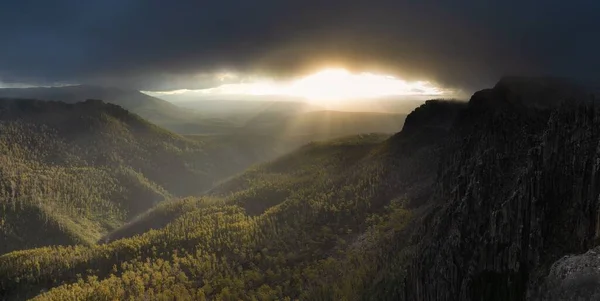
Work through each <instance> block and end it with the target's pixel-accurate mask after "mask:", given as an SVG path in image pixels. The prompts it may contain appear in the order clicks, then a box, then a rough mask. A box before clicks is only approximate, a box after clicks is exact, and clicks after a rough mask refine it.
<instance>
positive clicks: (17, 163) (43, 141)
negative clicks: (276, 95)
mask: <svg viewBox="0 0 600 301" xmlns="http://www.w3.org/2000/svg"><path fill="white" fill-rule="evenodd" d="M206 149H209V147H207V146H205V145H204V144H203V143H201V142H197V141H194V140H190V139H187V138H184V137H182V136H179V135H177V134H173V133H171V132H169V131H166V130H164V129H162V128H160V127H158V126H156V125H154V124H151V123H149V122H147V121H145V120H144V119H142V118H141V117H139V116H138V115H135V114H132V113H130V112H128V111H126V110H124V109H123V108H121V107H119V106H117V105H113V104H107V103H104V102H102V101H99V100H88V101H85V102H80V103H76V104H66V103H63V102H54V101H39V100H11V99H4V100H0V161H2V163H1V164H0V198H1V202H0V203H1V204H2V206H1V207H0V225H1V226H0V254H2V253H5V252H9V251H11V250H19V249H25V248H32V247H38V246H45V245H54V244H74V243H84V244H92V243H95V242H96V241H97V240H98V239H99V238H100V237H101V236H103V235H105V234H106V233H107V232H108V231H111V230H113V229H115V228H117V227H119V226H120V225H122V224H123V223H125V222H126V221H128V220H129V219H131V218H133V217H135V216H136V215H138V214H140V213H142V212H144V211H145V210H147V209H149V208H151V207H153V206H154V205H155V204H156V203H159V202H161V201H163V200H166V199H170V198H172V197H174V196H186V195H199V194H201V193H202V192H203V191H204V190H206V189H208V188H209V187H211V186H212V184H213V182H215V181H217V180H219V179H221V178H222V177H226V176H229V175H231V174H234V173H235V172H237V171H238V170H239V169H238V168H243V167H245V166H242V167H238V166H237V163H235V162H233V163H231V164H224V165H222V166H218V167H217V166H216V162H215V160H214V159H215V158H216V154H217V153H219V152H218V151H216V150H212V151H211V150H208V151H207V150H206Z"/></svg>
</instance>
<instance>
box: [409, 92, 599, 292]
mask: <svg viewBox="0 0 600 301" xmlns="http://www.w3.org/2000/svg"><path fill="white" fill-rule="evenodd" d="M521 88H522V87H521ZM521 88H519V89H521ZM536 89H537V88H536ZM533 90H535V89H526V91H533ZM520 91H521V90H518V89H516V90H515V89H511V88H508V87H507V86H506V85H504V84H503V85H497V87H495V88H494V89H489V90H484V91H481V92H478V93H476V94H475V95H474V96H473V97H472V99H471V101H470V102H469V106H468V108H467V109H466V110H464V111H462V112H461V113H460V114H459V117H458V120H457V121H456V122H455V124H454V127H453V129H452V131H451V136H452V137H451V138H450V142H449V143H448V144H447V145H446V147H445V151H443V152H442V153H443V156H442V158H441V163H440V167H439V171H438V180H437V183H436V184H435V185H434V187H432V189H434V190H435V193H434V197H433V198H432V199H431V200H430V201H429V202H430V203H431V204H433V206H435V209H433V210H431V211H430V212H431V213H430V216H429V217H428V218H426V219H424V220H425V221H426V222H424V223H423V224H422V225H421V228H420V230H418V231H417V232H416V233H417V234H416V237H417V238H418V239H419V241H420V243H419V246H418V251H417V252H416V254H417V256H416V257H415V258H414V260H413V261H412V263H411V264H410V267H409V268H408V271H407V276H406V279H405V280H404V289H403V290H404V291H403V295H404V299H405V300H525V299H528V298H530V299H533V298H535V296H537V295H538V294H539V288H540V287H542V286H543V284H542V283H543V282H544V281H545V278H546V275H548V272H549V270H550V267H551V266H552V264H553V263H554V262H555V261H556V260H558V259H560V258H561V257H563V256H564V255H567V254H572V253H582V252H585V251H587V250H588V249H589V248H591V247H593V246H595V243H596V240H597V235H598V229H597V227H598V199H599V196H600V174H599V171H600V144H599V141H600V130H599V129H600V113H598V110H597V109H596V108H595V107H594V106H593V105H591V104H590V103H589V101H586V100H584V101H573V100H572V99H563V100H562V101H558V100H552V101H551V102H548V103H545V102H540V101H541V100H540V99H535V100H534V102H533V103H529V102H527V97H531V95H525V96H523V95H520V94H519V93H522V92H520ZM541 91H552V89H550V90H548V88H547V87H545V88H544V89H542V90H541ZM544 93H546V92H543V93H541V94H539V93H538V94H536V95H542V96H543V95H545V94H544ZM565 101H566V102H565ZM540 103H542V104H545V105H540ZM559 103H562V104H559ZM550 104H551V105H550ZM407 120H408V119H407ZM528 296H529V297H528Z"/></svg>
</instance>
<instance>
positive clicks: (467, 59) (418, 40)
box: [0, 0, 600, 91]
mask: <svg viewBox="0 0 600 301" xmlns="http://www.w3.org/2000/svg"><path fill="white" fill-rule="evenodd" d="M598 12H600V2H599V1H595V0H587V1H586V0H572V1H557V0H545V1H541V0H539V1H537V0H536V1H531V0H529V1H528V0H519V1H516V0H515V1H513V0H506V1H486V0H472V1H470V0H469V1H467V0H462V1H461V0H437V1H432V0H419V1H417V0H410V1H409V0H405V1H401V0H364V1H359V0H328V1H323V0H302V1H300V0H287V1H282V0H253V1H248V0H219V1H208V0H204V1H202V0H196V1H191V0H177V1H162V0H102V1H100V0H98V1H91V0H90V1H81V0H56V1H37V0H3V1H2V4H1V9H0V40H1V41H2V46H1V47H0V85H3V86H21V85H33V86H47V85H64V84H95V85H108V86H118V87H125V88H134V89H138V90H144V91H172V90H182V89H190V90H197V89H214V88H218V87H220V86H222V85H224V84H240V83H247V82H251V81H252V80H254V79H256V78H268V79H269V80H277V81H289V80H292V79H294V78H298V77H301V76H305V75H309V74H314V73H316V72H319V70H322V69H323V68H344V69H345V70H349V71H350V72H357V73H364V72H370V73H374V74H382V75H387V76H394V77H396V78H399V79H403V80H407V81H428V82H431V83H434V84H435V85H436V87H443V88H449V89H450V88H451V89H460V90H464V91H475V90H478V89H481V88H485V87H489V86H490V85H493V84H494V83H495V82H496V81H497V80H498V79H499V78H500V77H501V76H503V75H554V76H566V77H577V78H582V79H589V80H596V79H599V78H600V39H598V37H599V36H600V18H599V17H598V16H599V15H598ZM224 75H229V76H224Z"/></svg>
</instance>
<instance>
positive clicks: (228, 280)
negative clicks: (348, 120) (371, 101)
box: [0, 77, 600, 301]
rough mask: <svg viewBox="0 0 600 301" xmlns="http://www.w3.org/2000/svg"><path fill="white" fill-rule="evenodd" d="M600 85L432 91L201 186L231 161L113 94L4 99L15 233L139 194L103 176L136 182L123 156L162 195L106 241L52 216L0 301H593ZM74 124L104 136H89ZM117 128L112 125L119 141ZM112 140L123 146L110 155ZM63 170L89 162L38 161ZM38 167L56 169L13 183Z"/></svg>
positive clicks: (7, 220)
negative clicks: (381, 117)
mask: <svg viewBox="0 0 600 301" xmlns="http://www.w3.org/2000/svg"><path fill="white" fill-rule="evenodd" d="M595 100H596V96H594V92H593V91H592V90H581V89H580V88H573V86H572V85H571V84H570V83H568V82H564V81H563V80H556V79H538V78H534V79H532V78H516V77H512V78H504V79H502V80H501V81H500V82H499V83H498V84H497V85H495V86H494V87H493V88H490V89H485V90H482V91H479V92H476V93H475V94H474V95H473V96H472V97H471V99H470V100H469V101H468V102H460V101H447V100H430V101H427V102H425V103H424V104H422V105H421V106H420V107H418V108H417V109H415V110H414V111H413V112H411V113H410V114H409V115H408V116H407V117H406V120H405V122H404V125H403V128H402V130H401V131H399V132H397V133H395V134H391V135H390V134H359V135H351V136H346V137H341V138H335V139H329V140H325V141H312V142H310V143H307V144H305V145H303V146H301V147H299V148H297V149H295V150H293V151H291V152H290V153H288V154H286V155H283V156H280V157H278V158H277V159H274V160H271V161H269V162H265V163H263V164H259V165H254V166H252V167H250V168H248V169H246V170H245V171H244V172H243V173H239V174H237V175H234V176H231V177H229V178H227V179H225V180H222V181H219V182H218V183H216V184H215V185H208V184H206V185H207V186H201V185H200V184H198V183H202V181H203V179H204V177H206V175H210V174H211V172H212V171H215V170H219V169H220V166H221V164H225V163H226V162H224V161H223V160H219V161H211V160H208V162H210V163H214V165H210V164H208V163H207V161H206V160H205V161H202V160H201V159H199V157H196V156H197V155H199V153H201V152H202V151H204V149H203V148H202V144H201V143H199V141H198V140H194V139H191V138H193V137H191V138H190V137H187V138H186V137H182V136H179V135H177V134H173V133H171V132H168V131H166V130H162V129H160V128H159V127H157V126H154V125H152V124H150V123H148V122H146V121H144V120H143V119H142V118H140V117H139V116H137V115H135V114H131V113H129V112H127V111H126V110H123V109H122V108H120V107H118V106H115V105H109V104H105V103H102V102H99V101H93V100H92V101H88V102H85V103H78V104H64V103H58V102H39V101H23V100H15V101H11V102H7V103H6V104H5V105H4V106H3V107H2V108H3V109H2V111H0V112H3V113H2V114H0V120H2V121H3V123H4V126H5V128H6V129H3V130H1V131H0V133H2V134H3V136H5V137H7V138H4V139H5V140H4V141H6V142H4V143H3V144H0V145H3V146H4V147H5V148H6V150H7V154H8V156H7V158H6V159H5V161H6V162H12V161H15V162H21V161H22V162H23V163H22V164H23V166H14V167H11V168H10V169H8V170H7V171H4V170H3V171H2V179H3V181H4V182H3V183H4V187H5V189H4V191H5V192H3V193H2V194H1V195H3V196H4V198H5V201H4V203H6V204H9V206H5V207H3V208H4V209H3V210H5V211H4V212H5V213H4V216H3V218H2V223H0V225H2V227H0V229H7V228H8V229H23V230H22V232H20V234H19V236H18V237H19V238H21V239H23V240H24V241H28V239H29V238H30V237H31V238H32V239H33V238H35V237H36V236H35V235H36V233H35V230H36V229H34V227H31V226H29V227H27V225H24V224H28V223H29V221H33V222H31V223H29V225H39V224H43V223H46V224H45V225H52V223H53V222H52V219H51V218H46V217H47V216H50V217H51V216H52V215H48V214H46V215H40V214H37V213H29V212H28V211H26V208H32V207H33V208H44V207H43V206H53V207H56V208H61V206H63V207H64V208H73V209H76V208H84V209H82V210H80V211H81V212H90V215H89V216H91V217H90V218H88V219H89V220H90V221H96V222H98V223H99V222H101V221H105V220H107V217H106V216H100V213H103V212H107V210H106V209H105V208H113V207H114V208H119V209H120V208H129V207H127V204H137V202H133V201H125V200H123V199H119V193H115V194H113V195H111V197H104V195H103V194H102V193H104V192H107V193H110V192H111V191H113V190H107V189H106V187H113V186H114V187H116V188H115V189H114V191H116V192H118V191H121V190H123V189H125V188H127V187H130V185H126V184H125V183H128V182H125V181H122V180H120V179H118V178H117V177H118V175H117V172H118V171H120V170H121V169H126V170H131V171H128V172H129V174H133V173H135V172H137V173H136V175H137V176H136V177H135V179H136V180H137V181H139V182H138V183H145V184H144V185H145V186H143V187H146V188H145V190H144V191H152V193H151V194H148V195H149V196H157V197H156V199H158V201H151V202H149V203H151V205H147V204H148V203H144V204H145V205H144V206H143V208H140V209H139V210H129V211H127V210H123V211H124V212H131V214H130V215H128V216H127V218H123V219H120V220H119V219H118V217H119V216H120V215H118V214H114V216H116V217H117V218H113V219H114V220H118V221H119V222H118V223H114V226H111V227H105V228H104V231H102V235H94V236H93V238H94V239H96V240H92V239H89V240H87V242H86V243H82V242H80V241H76V240H66V239H63V238H61V237H63V236H61V234H59V233H60V231H62V229H63V228H64V227H62V226H56V227H54V228H49V229H56V230H53V232H48V233H45V235H44V236H43V237H44V238H45V239H46V240H45V241H43V243H38V241H39V240H40V239H39V238H38V239H37V240H36V243H30V244H23V245H20V246H19V247H18V248H14V249H15V250H17V249H18V250H17V251H13V252H9V253H6V254H4V255H2V256H0V275H1V276H0V296H2V298H3V299H6V300H23V299H29V298H33V299H34V300H81V299H85V300H87V299H89V300H98V299H100V300H115V299H116V300H123V299H138V300H139V299H150V300H173V299H180V300H407V301H408V300H595V299H596V298H597V297H598V296H600V289H599V287H600V272H598V271H599V270H600V260H598V257H597V252H598V243H599V242H600V240H598V237H599V235H600V234H599V233H600V232H599V231H600V230H599V229H600V226H599V225H600V224H599V221H600V201H599V200H600V182H599V179H600V177H599V176H598V174H599V172H600V164H598V162H599V160H600V159H599V158H600V148H599V147H598V145H599V142H598V141H600V132H599V131H598V130H597V129H598V128H599V126H600V110H599V109H598V106H597V103H596V101H595ZM57 116H68V118H67V117H57ZM75 116H80V117H78V118H81V119H82V120H80V119H78V118H75ZM92 116H93V118H92ZM105 120H110V122H106V121H105ZM115 120H118V122H117V121H115ZM84 121H85V122H84ZM69 122H78V123H80V125H78V126H77V128H78V129H87V130H89V131H90V133H96V136H93V137H90V139H91V140H81V138H77V137H78V136H77V135H75V134H74V133H77V132H78V131H74V130H73V129H74V128H75V126H74V125H73V124H71V123H69ZM29 128H34V129H35V130H28V129H29ZM108 129H110V130H111V133H113V134H111V135H109V136H104V135H103V134H102V133H104V132H103V131H104V130H108ZM12 133H14V134H12ZM8 134H10V135H8ZM86 136H87V135H86ZM28 137H39V138H36V139H32V138H28ZM45 137H48V138H45ZM120 137H127V139H126V141H125V140H123V139H121V138H120ZM150 138H152V139H150ZM111 139H112V140H116V141H119V143H115V142H111V141H112V140H111ZM149 140H150V141H149ZM38 141H40V142H38ZM92 142H93V143H92ZM40 144H42V145H44V147H41V146H40ZM82 145H87V146H86V147H83V146H82ZM131 145H138V146H139V148H137V150H136V152H133V153H132V151H131V150H129V149H128V150H126V151H122V150H123V148H125V147H126V148H131V147H132V146H131ZM15 146H16V147H15ZM11 147H12V148H11ZM98 147H102V148H105V149H104V150H113V151H112V152H108V155H107V156H102V154H104V153H106V152H105V151H98V150H97V148H98ZM42 150H46V151H42ZM54 150H56V151H54ZM146 150H148V151H146ZM8 151H10V152H8ZM59 151H60V153H59ZM63 153H64V154H65V155H62V154H63ZM125 154H132V155H127V156H126V155H125ZM11 158H16V159H11ZM138 158H140V159H138ZM166 158H169V159H168V160H167V159H166ZM209 158H210V157H209ZM19 160H20V161H19ZM200 162H205V164H200ZM4 165H5V166H10V165H8V164H4ZM28 166H34V167H28ZM40 166H41V167H40ZM52 168H61V169H64V170H66V171H62V172H63V173H66V174H69V173H74V172H82V171H81V170H86V171H87V170H90V169H91V170H92V172H91V173H90V174H89V175H88V174H86V175H85V176H73V177H71V178H68V177H67V176H65V177H64V180H60V181H59V180H58V179H61V177H56V176H47V178H48V179H45V178H44V177H43V175H44V173H43V172H35V173H31V174H25V171H27V170H44V169H49V170H52ZM137 169H139V170H137ZM10 170H14V172H13V173H12V174H11V173H10ZM96 170H103V171H104V172H105V173H104V174H100V173H99V172H97V171H96ZM156 170H160V171H165V170H171V171H172V172H167V173H158V172H156ZM96 173H98V175H96ZM16 174H18V175H20V177H17V176H15V175H16ZM54 174H60V173H58V172H55V173H53V174H51V175H54ZM113 175H114V176H113ZM142 177H143V178H142ZM36 178H38V179H37V180H35V181H34V180H33V179H36ZM113 178H115V179H118V180H114V181H113V182H111V179H113ZM144 178H145V179H144ZM17 179H20V180H17ZM54 179H57V180H56V181H57V183H58V182H59V184H52V183H53V181H54ZM73 179H81V181H83V182H81V183H80V182H77V180H73ZM95 179H99V180H95ZM100 180H102V181H104V182H102V181H100ZM142 180H143V181H142ZM11 181H12V182H11ZM43 181H47V182H43ZM29 182H32V183H49V184H41V185H38V186H35V185H33V184H32V185H30V186H33V187H37V188H35V189H34V188H19V189H16V188H15V187H29V186H26V185H24V184H20V183H29ZM12 183H14V184H12ZM17 183H19V185H17ZM108 183H113V184H112V185H113V186H110V185H108ZM69 184H72V185H69ZM11 185H13V186H11ZM120 186H123V187H124V188H119V187H120ZM134 186H135V187H137V186H142V184H136V185H134ZM55 187H56V188H55ZM63 187H66V188H63ZM82 187H85V189H83V188H82ZM148 187H153V189H150V188H148ZM200 187H206V189H199V188H200ZM69 189H71V190H69ZM76 189H79V190H76ZM55 190H56V191H60V194H59V193H56V194H55V197H53V198H40V197H38V196H39V195H40V194H41V193H47V192H48V191H55ZM81 191H91V192H89V193H88V192H85V193H83V192H81ZM94 191H100V192H94ZM194 194H195V195H194ZM16 195H18V196H21V197H14V196H16ZM49 195H52V194H49ZM94 195H98V196H94ZM70 196H75V197H73V198H69V197H70ZM158 196H160V197H158ZM62 199H65V200H72V201H66V202H63V201H62ZM141 199H142V200H152V197H147V198H144V197H142V198H141ZM162 199H164V201H161V200H162ZM167 199H168V200H167ZM76 200H84V201H76ZM61 202H62V203H61ZM13 204H14V205H13ZM44 204H47V205H44ZM61 204H65V205H61ZM107 204H108V205H107ZM109 205H110V206H112V207H110V206H109ZM36 206H37V207H36ZM102 206H104V207H102ZM24 208H25V209H24ZM88 208H89V209H88ZM97 208H100V209H97ZM7 210H9V211H7ZM10 210H12V211H10ZM36 210H38V211H41V209H36ZM64 210H65V212H67V214H66V215H67V216H68V212H71V211H68V210H67V209H64ZM86 210H87V211H86ZM57 211H58V210H57ZM72 212H75V211H74V210H72ZM115 212H117V211H115ZM119 212H120V211H119ZM138 213H139V214H138ZM72 216H74V217H76V216H79V215H76V214H72ZM14 217H18V218H14ZM72 229H75V230H73V231H71V233H80V232H79V231H80V230H81V229H79V228H77V229H76V228H72ZM86 229H87V228H86ZM100 232H101V231H97V233H98V234H100ZM0 233H2V232H0ZM4 233H8V232H7V231H5V232H4ZM3 235H5V236H6V234H3ZM73 235H75V234H73ZM32 241H33V240H32ZM41 245H44V246H45V247H39V248H36V247H37V246H41ZM26 248H30V249H26ZM8 251H11V250H6V251H5V252H8Z"/></svg>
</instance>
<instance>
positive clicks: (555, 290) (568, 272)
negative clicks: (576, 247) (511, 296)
mask: <svg viewBox="0 0 600 301" xmlns="http://www.w3.org/2000/svg"><path fill="white" fill-rule="evenodd" d="M541 291H542V292H541V296H540V297H539V299H538V300H544V301H559V300H564V301H570V300H573V301H583V300H600V248H595V249H592V250H590V251H588V252H587V253H585V254H581V255H571V256H565V257H563V258H561V259H560V260H558V261H557V262H555V263H554V264H553V265H552V268H551V269H550V273H549V275H548V277H547V278H546V281H545V282H544V284H543V286H542V290H541Z"/></svg>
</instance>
